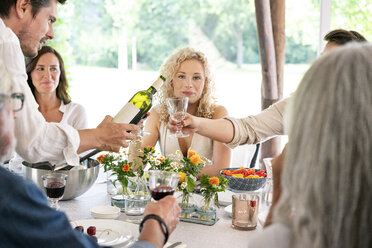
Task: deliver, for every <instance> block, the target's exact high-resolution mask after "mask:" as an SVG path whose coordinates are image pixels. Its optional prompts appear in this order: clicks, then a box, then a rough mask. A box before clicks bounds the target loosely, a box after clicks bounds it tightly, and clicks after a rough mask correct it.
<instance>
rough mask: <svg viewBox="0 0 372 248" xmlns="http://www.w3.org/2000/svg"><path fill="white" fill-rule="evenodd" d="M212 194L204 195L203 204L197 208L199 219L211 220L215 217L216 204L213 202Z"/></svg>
mask: <svg viewBox="0 0 372 248" xmlns="http://www.w3.org/2000/svg"><path fill="white" fill-rule="evenodd" d="M214 197H215V196H214V195H213V196H207V197H204V204H203V205H202V206H201V207H200V208H198V211H197V212H198V214H199V218H200V219H201V220H207V221H212V220H214V219H215V218H216V205H215V203H214Z"/></svg>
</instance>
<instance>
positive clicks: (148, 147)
mask: <svg viewBox="0 0 372 248" xmlns="http://www.w3.org/2000/svg"><path fill="white" fill-rule="evenodd" d="M146 148H147V149H150V150H152V151H155V148H154V147H153V146H147V147H146Z"/></svg>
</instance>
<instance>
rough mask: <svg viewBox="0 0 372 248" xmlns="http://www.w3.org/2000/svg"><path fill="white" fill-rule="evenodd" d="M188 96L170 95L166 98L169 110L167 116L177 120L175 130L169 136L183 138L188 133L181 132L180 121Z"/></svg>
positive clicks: (182, 117) (183, 114)
mask: <svg viewBox="0 0 372 248" xmlns="http://www.w3.org/2000/svg"><path fill="white" fill-rule="evenodd" d="M188 100H189V99H188V98H187V97H171V98H167V99H166V103H167V108H168V112H169V116H170V118H171V119H172V120H174V121H177V122H178V124H177V129H178V130H177V132H176V133H174V134H171V136H174V137H177V138H185V137H188V136H189V135H188V134H187V133H183V132H182V124H181V121H182V120H183V119H185V117H186V111H187V106H188Z"/></svg>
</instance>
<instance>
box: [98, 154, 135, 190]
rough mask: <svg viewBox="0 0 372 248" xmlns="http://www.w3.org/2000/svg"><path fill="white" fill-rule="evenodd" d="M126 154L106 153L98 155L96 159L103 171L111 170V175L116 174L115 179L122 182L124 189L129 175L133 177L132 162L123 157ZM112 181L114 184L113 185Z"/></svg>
mask: <svg viewBox="0 0 372 248" xmlns="http://www.w3.org/2000/svg"><path fill="white" fill-rule="evenodd" d="M125 156H126V154H120V153H108V154H104V155H100V156H99V157H98V158H99V159H98V158H97V160H98V161H99V162H100V163H101V164H102V165H103V167H104V171H105V172H106V171H112V175H116V180H115V181H119V182H120V183H121V184H122V187H123V189H124V190H126V189H127V187H128V182H129V177H134V176H135V174H134V172H133V170H132V166H131V165H132V163H130V162H128V160H127V159H125V158H124V157H125ZM115 181H114V185H115Z"/></svg>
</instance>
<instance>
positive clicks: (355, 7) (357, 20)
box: [331, 0, 372, 40]
mask: <svg viewBox="0 0 372 248" xmlns="http://www.w3.org/2000/svg"><path fill="white" fill-rule="evenodd" d="M371 16H372V1H371V0H348V1H343V0H333V1H332V19H331V26H332V29H336V28H343V29H347V30H350V29H351V30H355V31H357V32H359V33H361V34H362V35H363V36H364V37H365V38H366V39H367V40H372V23H371V21H370V20H369V19H370V17H371Z"/></svg>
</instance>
